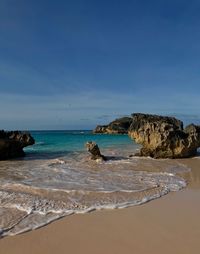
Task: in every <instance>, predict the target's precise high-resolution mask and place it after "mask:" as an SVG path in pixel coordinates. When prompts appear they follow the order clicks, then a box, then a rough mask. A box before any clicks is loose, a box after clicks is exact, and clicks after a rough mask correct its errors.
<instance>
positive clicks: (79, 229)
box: [0, 158, 200, 254]
mask: <svg viewBox="0 0 200 254" xmlns="http://www.w3.org/2000/svg"><path fill="white" fill-rule="evenodd" d="M181 163H183V164H185V165H187V166H189V167H191V169H192V171H191V172H190V173H187V174H186V178H187V179H188V186H187V188H186V189H183V190H181V191H179V192H173V193H172V192H171V193H170V194H168V195H166V196H164V197H162V198H160V199H156V200H154V201H151V202H149V203H147V204H144V205H141V206H134V207H131V208H126V209H121V210H106V211H97V212H93V213H89V214H83V215H72V216H69V217H65V218H63V219H60V220H58V221H55V222H53V223H51V224H49V225H48V226H45V227H43V228H40V229H38V230H34V231H31V232H28V233H25V234H21V235H17V236H13V237H5V238H3V239H1V240H0V253H2V254H27V253H28V254H40V253H41V254H51V253H54V254H55V253H83V254H84V253H87V254H90V253H92V254H102V253H109V254H112V253H113V254H118V253H120V254H121V253H123V254H128V253H131V254H132V253H136V254H143V253H145V254H147V253H150V254H151V253H152V254H157V253H159V254H160V253H162V254H165V253H166V254H169V253H170V254H173V253H174V254H179V253H180V254H184V253H185V254H189V253H190V254H196V253H199V251H200V242H199V237H200V220H199V216H200V159H198V158H197V159H188V160H181Z"/></svg>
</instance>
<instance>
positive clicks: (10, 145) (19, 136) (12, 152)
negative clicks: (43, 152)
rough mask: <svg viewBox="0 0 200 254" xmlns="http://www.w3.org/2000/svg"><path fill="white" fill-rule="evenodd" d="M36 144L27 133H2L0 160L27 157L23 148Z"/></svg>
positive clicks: (0, 137)
mask: <svg viewBox="0 0 200 254" xmlns="http://www.w3.org/2000/svg"><path fill="white" fill-rule="evenodd" d="M34 143H35V141H34V139H33V137H32V136H31V135H30V134H29V133H27V132H20V131H3V130H1V131H0V160H7V159H11V158H16V157H22V156H24V155H25V153H24V151H23V148H24V147H26V146H29V145H33V144H34Z"/></svg>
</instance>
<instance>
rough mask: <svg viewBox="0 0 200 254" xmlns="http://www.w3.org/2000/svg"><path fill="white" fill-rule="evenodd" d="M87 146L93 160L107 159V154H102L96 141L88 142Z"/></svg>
mask: <svg viewBox="0 0 200 254" xmlns="http://www.w3.org/2000/svg"><path fill="white" fill-rule="evenodd" d="M86 148H87V150H88V152H90V153H91V155H92V156H91V159H92V160H100V161H105V160H106V158H105V156H104V155H102V154H101V152H100V149H99V147H98V145H97V144H96V143H95V142H92V141H89V142H87V143H86Z"/></svg>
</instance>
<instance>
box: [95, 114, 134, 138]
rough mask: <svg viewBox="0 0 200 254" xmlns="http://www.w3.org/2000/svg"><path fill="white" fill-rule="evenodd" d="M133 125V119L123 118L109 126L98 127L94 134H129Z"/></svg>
mask: <svg viewBox="0 0 200 254" xmlns="http://www.w3.org/2000/svg"><path fill="white" fill-rule="evenodd" d="M131 123H132V118H131V117H122V118H118V119H116V120H114V121H113V122H111V123H109V124H108V125H97V127H96V128H95V130H94V131H93V133H102V134H127V133H128V129H129V127H130V125H131Z"/></svg>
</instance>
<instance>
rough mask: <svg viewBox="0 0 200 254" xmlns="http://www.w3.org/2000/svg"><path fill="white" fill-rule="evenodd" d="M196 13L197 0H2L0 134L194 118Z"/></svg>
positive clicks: (198, 75) (198, 82) (199, 104)
mask: <svg viewBox="0 0 200 254" xmlns="http://www.w3.org/2000/svg"><path fill="white" fill-rule="evenodd" d="M199 13H200V2H199V1H197V0H191V1H185V0H173V1H172V0H168V1H166V0H165V1H164V0H151V1H149V0H135V1H134V0H133V1H129V0H121V1H118V0H115V1H114V0H113V1H110V0H107V1H105V0H101V1H100V0H99V1H97V0H96V1H95V0H86V1H85V0H82V1H81V0H79V1H77V0H73V1H67V0H65V1H61V0H58V1H51V0H48V1H47V0H46V1H45V0H33V1H32V0H0V117H1V128H4V129H90V128H93V127H94V126H95V125H96V124H103V123H107V122H109V121H111V120H112V119H114V118H116V117H119V116H122V115H129V114H131V113H132V112H147V113H158V114H165V115H166V114H170V115H174V114H176V115H178V116H180V117H181V118H187V117H188V118H191V119H199V115H200V114H199V108H200V100H199V98H200V16H199Z"/></svg>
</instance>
